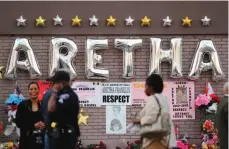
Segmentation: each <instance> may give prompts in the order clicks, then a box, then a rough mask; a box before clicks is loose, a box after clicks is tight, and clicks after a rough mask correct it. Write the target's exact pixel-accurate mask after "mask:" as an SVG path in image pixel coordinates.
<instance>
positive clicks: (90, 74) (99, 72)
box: [85, 39, 109, 80]
mask: <svg viewBox="0 0 229 149" xmlns="http://www.w3.org/2000/svg"><path fill="white" fill-rule="evenodd" d="M104 49H108V41H107V39H102V40H96V39H87V43H86V53H85V57H86V60H85V65H86V66H85V73H86V77H87V78H88V79H106V80H107V79H109V71H108V70H105V69H101V68H100V69H96V68H95V67H96V65H97V64H99V63H102V56H101V55H98V54H96V53H95V52H96V50H104Z"/></svg>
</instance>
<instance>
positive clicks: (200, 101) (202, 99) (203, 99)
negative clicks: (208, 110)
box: [195, 94, 210, 107]
mask: <svg viewBox="0 0 229 149" xmlns="http://www.w3.org/2000/svg"><path fill="white" fill-rule="evenodd" d="M209 102H210V100H208V97H207V96H206V95H205V94H200V95H199V96H197V98H196V100H195V105H196V106H198V107H199V106H202V105H208V103H209Z"/></svg>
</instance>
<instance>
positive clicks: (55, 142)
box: [48, 71, 80, 149]
mask: <svg viewBox="0 0 229 149" xmlns="http://www.w3.org/2000/svg"><path fill="white" fill-rule="evenodd" d="M49 81H51V82H53V88H52V93H51V96H50V98H49V100H48V112H49V113H50V114H49V120H50V123H51V129H50V149H63V148H66V149H75V145H76V141H77V138H78V137H79V136H80V130H79V125H78V114H79V108H80V107H79V99H78V96H77V95H76V94H75V92H74V91H73V90H72V89H71V87H70V75H69V73H67V72H66V71H58V72H56V73H55V75H54V76H53V77H52V78H50V79H49Z"/></svg>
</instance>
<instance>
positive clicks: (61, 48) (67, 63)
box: [49, 38, 78, 78]
mask: <svg viewBox="0 0 229 149" xmlns="http://www.w3.org/2000/svg"><path fill="white" fill-rule="evenodd" d="M77 52H78V49H77V45H76V44H75V43H74V42H73V41H72V40H70V39H67V38H53V39H52V40H51V43H50V56H49V60H50V63H49V76H53V75H54V73H55V72H56V71H57V70H61V69H65V70H68V71H69V72H70V75H71V78H75V77H76V76H77V74H76V71H75V68H74V66H73V58H74V57H75V56H76V54H77Z"/></svg>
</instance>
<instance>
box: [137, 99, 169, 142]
mask: <svg viewBox="0 0 229 149" xmlns="http://www.w3.org/2000/svg"><path fill="white" fill-rule="evenodd" d="M154 97H155V99H156V101H157V103H158V106H159V112H158V114H157V119H156V121H155V122H154V123H152V124H147V125H141V129H140V135H141V137H143V138H152V137H153V138H162V137H164V136H168V135H170V130H171V123H170V115H169V113H168V112H166V111H165V110H163V108H161V104H160V102H159V100H158V98H157V97H156V96H155V95H154Z"/></svg>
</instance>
